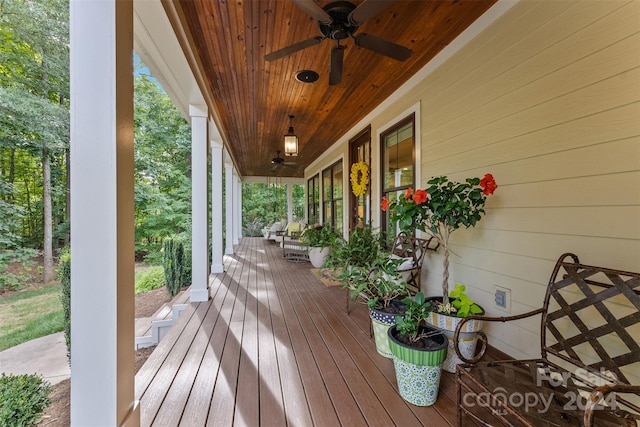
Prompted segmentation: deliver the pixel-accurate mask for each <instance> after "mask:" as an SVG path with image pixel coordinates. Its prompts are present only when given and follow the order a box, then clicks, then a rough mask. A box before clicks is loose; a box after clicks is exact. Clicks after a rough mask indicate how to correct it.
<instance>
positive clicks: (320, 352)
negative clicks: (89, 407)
mask: <svg viewBox="0 0 640 427" xmlns="http://www.w3.org/2000/svg"><path fill="white" fill-rule="evenodd" d="M310 268H311V266H310V264H308V263H292V262H287V261H286V260H284V259H283V257H282V251H281V250H280V249H279V248H278V247H277V245H274V244H273V243H272V242H271V241H266V240H264V239H262V238H243V239H241V242H240V244H239V245H238V246H237V247H236V253H235V254H234V255H232V256H225V272H224V273H219V274H216V275H212V276H211V280H210V294H211V297H212V298H211V299H210V300H209V301H208V302H202V303H194V304H189V307H188V308H187V309H185V311H184V312H183V314H182V315H181V316H180V319H179V321H178V323H177V324H176V325H175V326H174V327H172V328H171V330H170V331H169V332H168V333H167V335H166V336H165V337H164V339H163V340H162V341H161V342H160V344H159V345H158V347H157V348H156V349H155V350H154V352H153V353H152V355H151V356H150V357H149V359H148V360H147V362H146V363H145V365H144V366H143V367H142V368H141V370H140V371H139V372H138V374H137V375H136V396H137V398H139V399H140V408H141V425H142V426H151V425H153V426H176V425H184V426H190V427H191V426H204V425H211V426H314V425H315V426H340V425H343V426H349V427H351V426H390V425H399V426H419V425H429V426H452V425H455V422H456V419H455V413H456V411H455V404H454V401H453V399H455V387H454V386H455V384H454V381H453V376H452V375H450V374H445V375H444V377H443V380H442V385H441V392H440V396H439V398H438V402H437V403H436V404H435V405H434V406H432V407H428V408H419V407H415V406H413V405H410V404H407V403H406V402H405V401H404V400H403V399H402V398H401V397H400V396H399V394H398V393H397V386H396V382H395V373H394V369H393V362H392V360H390V359H386V358H384V357H382V356H380V355H378V354H377V352H376V350H375V344H374V342H373V339H372V338H371V337H370V336H369V319H368V313H367V310H366V307H364V306H363V305H352V310H351V313H350V314H347V313H346V309H345V298H346V296H345V295H346V294H345V291H344V290H343V289H340V288H335V287H333V288H332V287H326V286H325V285H324V284H322V282H321V281H320V280H319V279H318V278H317V277H314V274H313V273H312V272H311V271H310Z"/></svg>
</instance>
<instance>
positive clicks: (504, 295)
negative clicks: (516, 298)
mask: <svg viewBox="0 0 640 427" xmlns="http://www.w3.org/2000/svg"><path fill="white" fill-rule="evenodd" d="M493 295H494V300H493V302H494V306H495V307H496V308H497V309H498V310H500V311H504V312H507V313H511V289H507V288H504V287H502V286H498V285H496V286H494V293H493Z"/></svg>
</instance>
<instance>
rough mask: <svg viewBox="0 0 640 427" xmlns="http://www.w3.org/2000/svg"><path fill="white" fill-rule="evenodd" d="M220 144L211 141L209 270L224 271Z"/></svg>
mask: <svg viewBox="0 0 640 427" xmlns="http://www.w3.org/2000/svg"><path fill="white" fill-rule="evenodd" d="M223 161H224V160H223V158H222V144H221V143H219V142H216V141H211V239H212V241H211V272H212V273H222V272H223V271H224V264H223V260H222V257H223V253H222V245H223V239H222V230H223V227H222V225H223V224H222V165H223Z"/></svg>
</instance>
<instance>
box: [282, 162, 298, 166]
mask: <svg viewBox="0 0 640 427" xmlns="http://www.w3.org/2000/svg"><path fill="white" fill-rule="evenodd" d="M282 164H283V165H285V166H298V164H297V163H296V162H282Z"/></svg>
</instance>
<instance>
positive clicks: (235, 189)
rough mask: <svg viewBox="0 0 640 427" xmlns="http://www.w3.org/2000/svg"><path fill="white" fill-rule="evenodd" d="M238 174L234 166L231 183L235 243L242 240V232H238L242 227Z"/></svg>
mask: <svg viewBox="0 0 640 427" xmlns="http://www.w3.org/2000/svg"><path fill="white" fill-rule="evenodd" d="M238 182H239V180H238V175H237V173H236V168H233V175H232V181H231V185H232V191H233V213H232V215H233V228H232V230H233V244H234V245H237V244H238V243H239V242H240V240H239V238H238V236H239V235H240V233H238V230H239V228H240V224H239V223H241V221H240V220H239V219H240V213H239V210H238V205H239V204H240V203H239V200H238V199H239V197H238V195H239V194H240V192H239V191H238Z"/></svg>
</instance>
